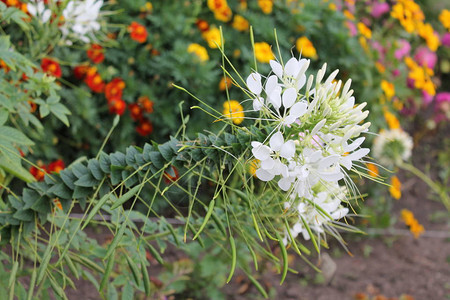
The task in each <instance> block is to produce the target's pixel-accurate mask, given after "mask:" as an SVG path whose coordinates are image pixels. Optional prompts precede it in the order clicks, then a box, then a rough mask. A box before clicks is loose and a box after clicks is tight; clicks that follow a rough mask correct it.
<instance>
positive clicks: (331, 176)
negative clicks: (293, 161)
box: [319, 172, 344, 182]
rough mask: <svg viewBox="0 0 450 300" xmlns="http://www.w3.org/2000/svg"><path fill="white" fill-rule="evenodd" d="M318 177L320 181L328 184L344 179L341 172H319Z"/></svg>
mask: <svg viewBox="0 0 450 300" xmlns="http://www.w3.org/2000/svg"><path fill="white" fill-rule="evenodd" d="M319 176H320V178H321V179H323V180H325V181H328V182H337V181H339V180H341V179H342V178H344V174H342V172H333V173H331V172H319Z"/></svg>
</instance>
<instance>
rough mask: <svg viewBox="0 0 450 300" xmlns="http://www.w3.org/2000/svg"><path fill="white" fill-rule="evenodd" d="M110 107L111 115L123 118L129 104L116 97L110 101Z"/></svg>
mask: <svg viewBox="0 0 450 300" xmlns="http://www.w3.org/2000/svg"><path fill="white" fill-rule="evenodd" d="M108 107H109V112H110V113H112V114H116V115H119V116H121V115H123V113H124V112H125V109H126V108H127V104H126V103H125V101H123V100H122V99H120V98H119V97H114V98H111V100H109V102H108Z"/></svg>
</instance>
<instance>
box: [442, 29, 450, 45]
mask: <svg viewBox="0 0 450 300" xmlns="http://www.w3.org/2000/svg"><path fill="white" fill-rule="evenodd" d="M441 43H442V45H443V46H445V47H450V32H447V33H445V34H444V35H443V36H442V38H441Z"/></svg>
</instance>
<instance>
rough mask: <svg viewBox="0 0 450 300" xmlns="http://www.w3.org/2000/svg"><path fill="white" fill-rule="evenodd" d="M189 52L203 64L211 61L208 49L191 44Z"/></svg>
mask: <svg viewBox="0 0 450 300" xmlns="http://www.w3.org/2000/svg"><path fill="white" fill-rule="evenodd" d="M187 52H189V53H193V54H195V56H197V57H198V59H199V60H200V61H201V62H205V61H207V60H208V59H209V55H208V51H207V50H206V48H205V47H203V46H202V45H199V44H196V43H192V44H190V45H189V47H188V48H187Z"/></svg>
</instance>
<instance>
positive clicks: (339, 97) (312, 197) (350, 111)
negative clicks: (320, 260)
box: [246, 58, 370, 238]
mask: <svg viewBox="0 0 450 300" xmlns="http://www.w3.org/2000/svg"><path fill="white" fill-rule="evenodd" d="M309 63H310V61H309V60H307V59H296V58H291V59H290V60H289V61H288V62H287V63H286V65H285V66H283V65H282V64H280V63H278V62H277V61H274V60H273V61H271V62H270V66H271V68H272V72H273V74H272V75H270V76H269V77H267V78H266V80H265V83H264V84H263V82H262V76H261V74H259V73H252V74H250V76H248V78H247V80H246V83H247V86H248V88H249V90H250V92H251V94H252V95H253V96H252V98H253V109H254V110H255V111H260V112H261V114H262V115H263V117H262V118H261V120H268V122H269V124H268V125H269V126H270V127H271V128H274V130H273V131H272V132H271V133H270V134H269V136H268V137H267V139H266V140H265V141H264V142H262V143H261V142H258V141H253V142H252V153H253V155H254V157H255V158H256V159H258V160H259V161H260V166H259V168H258V169H257V170H256V176H257V177H258V178H259V179H260V180H262V181H272V180H276V181H277V184H278V187H279V188H280V189H281V190H283V191H285V192H287V195H288V197H287V199H288V204H287V205H288V206H289V207H290V208H291V209H294V208H295V209H296V212H297V213H298V217H299V222H297V223H296V224H295V226H294V228H292V233H293V234H294V235H297V234H298V233H300V232H302V234H303V236H304V237H305V238H309V235H308V234H307V231H305V227H304V224H307V225H308V226H309V227H310V228H311V229H312V230H314V231H315V232H316V233H317V234H320V233H322V232H323V227H324V226H325V225H326V224H327V223H328V222H333V221H334V220H337V219H339V218H342V217H344V216H345V215H346V214H347V213H348V209H346V208H344V207H343V206H342V205H341V202H342V200H345V195H346V188H345V186H342V187H340V185H339V181H340V180H343V181H344V182H345V183H347V184H350V181H348V180H347V179H348V175H347V171H350V170H351V169H352V166H353V165H354V163H355V162H357V161H360V160H361V159H362V158H363V157H364V156H366V155H367V154H368V153H369V151H370V150H369V149H368V148H360V146H361V144H362V143H363V142H364V139H365V138H364V137H359V138H357V137H358V136H359V135H360V134H361V133H362V132H365V131H367V129H368V127H369V126H370V123H365V124H360V123H361V121H363V120H364V119H365V118H366V117H367V115H368V111H365V112H363V111H362V109H363V108H364V107H365V105H366V103H363V104H360V105H356V106H355V98H354V97H353V96H352V94H353V90H351V89H350V84H351V80H348V81H347V82H346V83H345V84H344V86H343V87H342V82H341V81H340V80H339V81H334V79H335V77H336V75H337V73H338V70H336V71H334V72H333V73H331V75H330V76H329V77H328V78H327V79H326V80H325V81H324V82H322V79H323V78H324V75H325V71H326V64H325V65H324V66H323V67H322V68H321V69H320V70H319V71H318V73H317V76H315V77H314V76H313V75H310V76H309V78H308V80H307V79H306V74H305V73H306V71H307V69H308V67H309ZM341 87H342V89H341ZM318 191H320V192H318Z"/></svg>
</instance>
